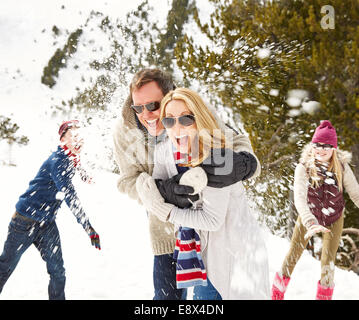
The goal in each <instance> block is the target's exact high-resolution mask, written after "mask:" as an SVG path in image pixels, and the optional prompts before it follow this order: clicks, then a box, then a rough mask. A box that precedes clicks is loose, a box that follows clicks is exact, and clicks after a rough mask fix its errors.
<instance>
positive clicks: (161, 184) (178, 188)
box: [155, 173, 199, 209]
mask: <svg viewBox="0 0 359 320" xmlns="http://www.w3.org/2000/svg"><path fill="white" fill-rule="evenodd" d="M182 175H183V173H180V174H177V175H175V176H173V177H172V178H170V179H167V180H160V179H155V182H156V185H157V189H158V191H159V192H160V194H161V196H162V197H163V199H164V200H165V202H167V203H171V204H173V205H175V206H176V207H178V208H181V209H183V208H189V207H191V205H192V203H193V202H195V201H197V200H198V199H199V196H198V194H196V195H190V194H191V193H193V192H194V189H193V188H192V187H190V186H185V185H180V184H179V181H180V179H181V177H182Z"/></svg>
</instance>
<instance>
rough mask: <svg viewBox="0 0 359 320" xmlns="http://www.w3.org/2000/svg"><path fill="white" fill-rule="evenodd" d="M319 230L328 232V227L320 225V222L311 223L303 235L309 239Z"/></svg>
mask: <svg viewBox="0 0 359 320" xmlns="http://www.w3.org/2000/svg"><path fill="white" fill-rule="evenodd" d="M319 232H324V233H325V232H330V230H329V229H327V228H325V227H323V226H321V225H320V224H313V225H311V226H310V227H309V229H308V231H307V233H306V234H305V235H304V239H309V238H311V237H312V236H313V235H315V234H316V233H319Z"/></svg>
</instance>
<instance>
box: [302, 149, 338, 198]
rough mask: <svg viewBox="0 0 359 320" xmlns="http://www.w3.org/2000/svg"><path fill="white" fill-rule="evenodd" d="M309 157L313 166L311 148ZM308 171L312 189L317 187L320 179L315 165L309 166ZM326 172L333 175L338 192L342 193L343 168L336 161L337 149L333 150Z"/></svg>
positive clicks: (312, 151)
mask: <svg viewBox="0 0 359 320" xmlns="http://www.w3.org/2000/svg"><path fill="white" fill-rule="evenodd" d="M310 156H311V159H313V164H314V150H313V148H312V149H311V151H310ZM308 171H309V177H310V181H311V185H312V187H314V188H317V187H319V184H320V181H321V179H320V178H319V176H318V173H317V169H316V167H315V165H311V166H309V170H308ZM328 171H330V172H332V173H333V174H334V177H335V179H336V181H337V184H338V188H339V191H340V192H343V166H342V164H341V162H340V161H339V159H338V152H337V149H334V150H333V155H332V158H331V159H330V162H329V166H328Z"/></svg>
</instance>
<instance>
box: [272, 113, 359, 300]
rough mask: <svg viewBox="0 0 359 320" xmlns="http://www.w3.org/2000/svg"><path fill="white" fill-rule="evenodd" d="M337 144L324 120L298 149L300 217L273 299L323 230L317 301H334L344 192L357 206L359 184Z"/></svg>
mask: <svg viewBox="0 0 359 320" xmlns="http://www.w3.org/2000/svg"><path fill="white" fill-rule="evenodd" d="M337 147H338V143H337V134H336V131H335V129H334V127H333V125H332V124H331V123H330V121H328V120H324V121H322V122H321V123H320V125H319V126H318V127H317V128H316V130H315V132H314V135H313V138H312V141H311V143H309V144H308V145H306V146H305V147H304V149H303V151H302V155H301V158H300V160H299V163H298V165H297V167H296V169H295V175H294V205H295V207H296V209H297V212H298V219H297V222H296V224H295V228H294V231H293V236H292V239H291V243H290V248H289V252H288V253H287V255H286V257H285V259H284V261H283V264H282V268H281V270H280V271H279V272H277V273H276V275H275V278H274V282H273V286H272V300H283V299H284V293H285V291H286V289H287V286H288V284H289V281H290V277H291V274H292V272H293V270H294V267H295V265H296V263H297V262H298V260H299V258H300V256H301V255H302V253H303V250H304V249H305V248H306V246H307V244H308V241H309V239H310V238H311V237H312V236H313V235H315V234H316V233H322V241H323V244H322V254H321V277H320V280H319V281H318V284H317V294H316V299H317V300H331V299H332V295H333V290H334V268H335V257H336V252H337V250H338V247H339V241H340V238H341V234H342V229H343V220H344V217H343V211H344V206H345V203H344V198H343V191H344V190H345V191H346V192H347V193H348V194H349V196H350V198H351V200H352V201H353V202H354V203H355V205H356V206H357V207H359V184H358V182H357V181H356V179H355V176H354V174H353V172H352V170H351V168H350V166H349V162H350V160H351V154H350V153H349V152H346V151H342V150H339V149H338V148H337Z"/></svg>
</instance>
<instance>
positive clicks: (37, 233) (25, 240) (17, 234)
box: [0, 213, 66, 300]
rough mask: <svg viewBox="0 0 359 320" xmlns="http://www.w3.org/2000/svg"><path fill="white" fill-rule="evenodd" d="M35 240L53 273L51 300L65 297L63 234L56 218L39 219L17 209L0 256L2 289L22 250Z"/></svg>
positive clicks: (50, 273) (34, 242)
mask: <svg viewBox="0 0 359 320" xmlns="http://www.w3.org/2000/svg"><path fill="white" fill-rule="evenodd" d="M31 244H34V245H35V247H36V248H37V249H38V250H39V252H40V254H41V258H42V259H43V260H44V261H45V262H46V266H47V272H48V274H49V275H50V281H49V286H48V294H49V299H50V300H64V299H65V281H66V277H65V269H64V262H63V259H62V251H61V243H60V235H59V231H58V229H57V226H56V223H55V221H52V222H48V223H46V222H45V223H44V222H42V223H40V222H37V221H34V220H32V219H30V218H27V217H24V216H21V215H20V214H19V213H15V215H14V216H13V218H12V220H11V222H10V224H9V231H8V235H7V239H6V241H5V244H4V250H3V253H2V254H1V256H0V293H1V291H2V289H3V287H4V285H5V283H6V281H7V280H8V279H9V277H10V276H11V274H12V272H13V271H14V270H15V268H16V266H17V264H18V262H19V260H20V258H21V256H22V254H23V253H24V252H25V251H26V250H27V249H28V248H29V247H30V245H31Z"/></svg>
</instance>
